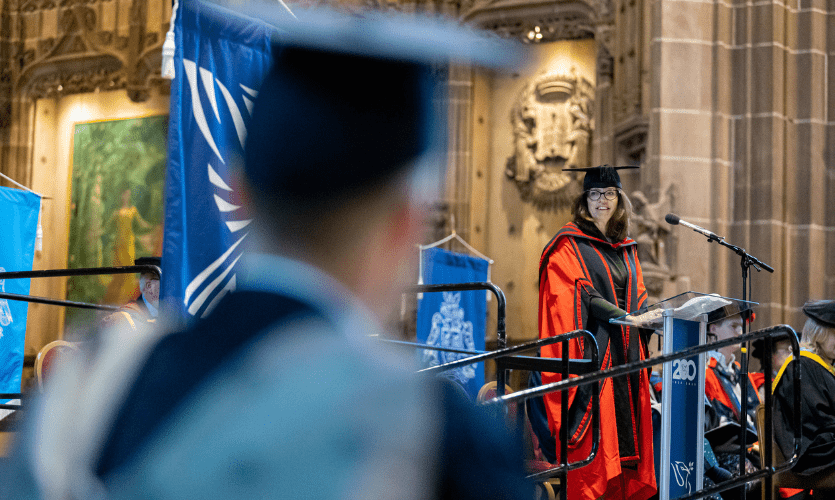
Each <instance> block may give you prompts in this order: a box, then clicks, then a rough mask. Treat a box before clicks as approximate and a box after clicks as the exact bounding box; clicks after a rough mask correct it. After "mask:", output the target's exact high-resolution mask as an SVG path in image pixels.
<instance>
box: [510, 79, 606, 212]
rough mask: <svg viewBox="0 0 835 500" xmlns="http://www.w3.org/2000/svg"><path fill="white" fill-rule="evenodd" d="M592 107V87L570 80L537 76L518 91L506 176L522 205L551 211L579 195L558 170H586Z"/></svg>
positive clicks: (513, 114)
mask: <svg viewBox="0 0 835 500" xmlns="http://www.w3.org/2000/svg"><path fill="white" fill-rule="evenodd" d="M593 103H594V89H593V88H592V85H591V83H590V82H589V81H588V80H586V79H585V78H582V77H578V76H576V75H574V74H572V75H559V74H553V73H545V74H541V75H539V76H537V77H535V78H534V79H532V80H531V81H530V82H529V83H528V85H526V86H525V88H524V89H523V90H522V92H521V94H520V95H519V98H518V99H517V100H516V103H515V105H514V106H513V110H512V111H511V123H512V124H513V140H514V143H515V152H514V155H513V156H511V157H510V158H508V160H507V170H506V174H507V176H508V177H509V178H510V179H512V180H513V181H514V182H515V183H516V186H517V187H518V188H519V191H520V193H521V195H522V199H523V200H524V201H527V202H530V203H533V204H534V205H535V206H536V207H538V208H540V209H546V210H547V209H551V210H553V209H557V208H560V207H562V206H565V205H566V204H567V203H569V202H570V201H571V199H572V198H573V197H574V196H575V195H576V194H577V189H579V188H577V186H575V187H574V189H571V188H570V186H572V185H574V183H572V182H571V179H572V176H571V175H570V174H568V173H566V172H563V171H562V169H563V168H568V167H571V168H584V167H588V166H590V164H589V163H590V155H589V153H590V144H591V135H592V131H593V129H594V121H593V118H592V117H593V114H594V110H593Z"/></svg>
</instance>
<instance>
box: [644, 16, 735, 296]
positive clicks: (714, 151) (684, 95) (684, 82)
mask: <svg viewBox="0 0 835 500" xmlns="http://www.w3.org/2000/svg"><path fill="white" fill-rule="evenodd" d="M730 16H731V8H730V6H729V5H728V4H726V3H722V2H717V3H715V4H711V3H706V2H688V1H681V0H659V1H657V2H655V3H654V6H653V10H652V40H651V54H652V56H651V58H652V65H651V66H652V82H651V96H652V98H651V114H650V127H649V137H648V147H647V151H648V154H647V171H646V173H645V175H644V184H646V185H647V186H651V187H652V188H653V189H651V190H649V191H650V193H651V198H653V199H655V198H658V197H660V196H661V195H662V193H664V192H666V191H667V190H668V188H669V187H670V186H671V185H674V186H677V189H674V190H673V192H674V193H676V195H675V196H674V201H673V205H672V207H671V208H672V210H673V211H675V212H676V213H678V215H680V216H681V218H682V219H685V220H688V221H690V222H693V223H695V224H698V225H700V226H704V227H709V228H712V229H713V230H714V231H715V232H716V233H719V234H724V233H723V231H724V232H726V230H727V227H728V213H727V207H728V203H727V197H728V193H727V192H725V191H723V189H726V188H723V186H725V185H726V183H725V181H724V180H725V179H726V178H727V177H728V175H729V171H730V169H731V167H730V164H729V162H728V160H727V151H726V149H727V147H726V146H725V147H723V144H726V142H724V141H723V135H724V134H725V133H724V132H723V130H725V128H726V127H727V124H726V122H727V120H728V117H727V114H728V113H727V111H726V110H725V109H724V108H726V106H725V104H724V103H723V102H722V99H720V98H718V97H717V96H718V95H720V94H722V92H719V91H718V90H719V89H720V88H723V85H727V82H726V81H723V74H724V71H725V68H727V66H728V64H729V62H730V50H729V47H728V45H729V40H722V39H721V37H719V33H720V32H721V30H720V29H718V28H717V27H720V26H722V25H725V24H727V23H728V22H729V19H730ZM724 88H727V87H724ZM672 240H673V241H672V245H670V249H669V250H670V252H672V253H673V255H671V259H670V262H671V264H673V266H674V267H673V269H672V271H673V273H674V274H675V275H676V276H677V277H679V278H682V279H679V280H677V282H676V285H675V288H674V289H669V290H665V295H672V294H674V293H678V292H683V291H686V289H692V290H696V291H701V292H719V293H728V290H726V289H725V288H724V287H721V286H719V283H720V282H722V281H724V280H720V279H718V277H719V276H721V275H722V274H723V273H724V272H725V270H724V269H723V268H720V267H717V263H718V256H719V255H720V252H727V250H725V249H720V248H717V245H715V244H710V245H709V244H708V243H707V241H706V239H705V238H703V237H702V236H700V235H698V234H697V233H694V232H692V231H689V230H686V229H685V228H683V227H678V228H674V229H673V231H672ZM688 277H689V279H687V278H688ZM731 294H732V295H739V293H737V292H733V293H731Z"/></svg>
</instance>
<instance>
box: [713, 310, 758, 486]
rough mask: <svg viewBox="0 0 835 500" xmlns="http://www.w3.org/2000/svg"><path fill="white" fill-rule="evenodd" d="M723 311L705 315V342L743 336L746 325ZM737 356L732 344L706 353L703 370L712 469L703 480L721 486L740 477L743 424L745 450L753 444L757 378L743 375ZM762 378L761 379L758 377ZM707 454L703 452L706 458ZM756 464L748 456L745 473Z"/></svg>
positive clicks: (737, 348) (735, 315)
mask: <svg viewBox="0 0 835 500" xmlns="http://www.w3.org/2000/svg"><path fill="white" fill-rule="evenodd" d="M725 314H727V312H726V311H725V309H724V308H720V309H717V310H715V311H713V312H711V313H709V314H708V325H707V330H708V333H707V336H708V338H707V340H708V342H715V341H717V340H727V339H732V338H734V337H737V336H739V335H741V334H742V325H743V321H745V320H744V319H743V317H742V315H741V314H733V315H730V316H726V317H724V318H723V316H725ZM739 352H740V345H739V344H731V345H729V346H725V347H722V348H720V349H719V350H716V351H709V352H708V353H707V356H708V357H707V365H706V367H705V399H706V410H705V437H706V443H705V444H706V445H709V446H710V447H711V448H712V452H713V455H714V456H715V458H714V459H713V463H711V467H708V466H707V465H706V466H705V476H706V477H705V479H706V484H709V483H707V479H711V480H713V482H717V483H718V482H722V481H724V480H727V479H730V478H731V477H732V476H737V475H739V474H740V467H739V443H740V441H739V432H740V430H739V425H740V423H741V422H742V421H744V422H745V425H746V427H747V429H748V430H749V431H750V432H749V433H748V435H747V438H746V447H747V448H748V449H749V450H750V448H751V447H752V445H753V444H754V443H755V442H756V440H757V439H756V432H757V431H756V409H757V405H758V404H759V403H760V398H759V395H758V393H757V389H756V387H758V386H759V384H757V380H758V377H759V375H760V374H757V373H748V374H744V375H743V374H742V367H741V366H740V364H739V362H737V361H736V355H737V353H739ZM760 378H761V377H760ZM743 380H745V383H747V384H748V394H747V399H748V402H747V404H746V405H745V411H744V412H743V411H742V410H741V409H742V405H741V404H740V399H741V397H742V385H741V382H742V381H743ZM707 456H708V453H707V451H706V452H705V457H706V458H707ZM757 460H758V458H757V456H756V455H751V454H749V460H746V469H753V467H754V466H753V464H752V461H753V462H756V461H757ZM743 488H744V487H738V488H734V489H731V490H728V491H724V492H722V498H724V499H725V500H728V499H733V498H738V497H740V496H741V490H742V489H743Z"/></svg>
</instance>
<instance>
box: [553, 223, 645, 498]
mask: <svg viewBox="0 0 835 500" xmlns="http://www.w3.org/2000/svg"><path fill="white" fill-rule="evenodd" d="M587 232H588V233H589V234H587V233H586V232H583V231H582V230H580V228H579V227H577V225H575V224H574V223H569V224H566V225H565V226H563V228H562V229H561V230H560V231H559V232H558V233H557V235H556V236H554V239H552V240H551V242H550V243H549V244H548V245H547V246H546V247H545V250H544V251H543V254H542V259H541V261H540V267H539V270H540V274H539V275H540V285H539V336H540V338H546V337H551V336H554V335H559V334H562V333H566V332H570V331H573V330H578V329H585V330H588V331H590V332H591V333H592V334H594V336H595V339H596V340H597V342H598V346H599V349H600V359H601V360H602V364H601V368H603V369H606V368H611V367H612V366H617V365H621V364H624V363H626V362H631V361H637V360H643V359H645V357H646V347H645V343H644V340H643V339H642V338H641V336H640V334H639V332H638V330H637V329H636V328H630V327H621V326H618V325H613V324H610V323H609V322H608V320H609V318H610V317H616V316H617V315H620V314H623V311H622V310H620V309H619V308H617V307H614V306H613V304H614V305H617V304H618V300H617V295H616V283H617V279H616V278H613V276H617V275H620V276H621V277H623V276H624V273H625V277H626V280H625V286H624V287H623V291H622V294H623V295H622V296H623V297H624V299H625V300H624V303H623V305H624V306H625V308H624V309H625V310H626V311H627V312H632V311H635V310H637V309H638V308H640V307H641V306H642V305H643V304H644V302H645V301H646V296H647V294H646V288H645V287H644V282H643V276H642V274H641V266H640V263H639V262H638V256H637V245H636V244H635V241H634V240H632V239H629V238H627V239H625V240H623V241H621V242H619V243H615V244H610V243H608V242H607V241H605V240H604V239H603V238H602V237H601V235H599V233H596V234H598V236H591V235H590V234H595V232H594V231H593V230H589V231H587ZM616 268H617V269H616ZM560 353H561V346H560V344H554V345H550V346H546V347H543V348H542V354H541V355H542V356H543V357H558V356H559V355H560ZM569 355H570V357H571V358H575V359H583V358H585V359H590V358H591V354H590V352H587V351H586V350H585V349H584V341H583V340H582V339H575V340H572V341H570V342H569ZM560 379H561V376H560V375H558V374H554V373H543V374H542V382H543V384H548V383H552V382H556V381H558V380H560ZM593 387H594V385H593V384H590V385H584V386H580V387H579V388H573V389H570V390H569V395H568V404H569V415H568V419H569V422H568V425H569V432H568V435H569V442H568V460H569V462H576V461H580V460H583V459H585V458H586V457H588V454H589V451H590V449H591V441H592V432H591V427H590V425H589V424H590V421H591V391H592V390H593ZM544 399H545V406H546V409H547V413H548V424H549V427H550V429H551V433H552V434H553V435H554V436H557V455H558V456H559V429H560V393H559V392H553V393H550V394H547V395H546V396H545V398H544ZM600 419H601V423H600V427H601V428H600V446H599V449H598V452H597V455H596V457H595V459H594V460H593V461H592V463H591V464H589V465H588V466H586V467H583V468H581V469H577V470H574V471H570V472H569V473H568V491H567V499H568V500H578V499H582V500H592V499H595V498H598V497H600V496H602V495H603V494H605V495H606V500H618V499H627V498H628V499H630V500H644V499H647V498H649V497H651V496H652V495H653V494H655V492H656V490H657V488H656V481H655V469H654V464H653V448H652V417H651V413H650V394H649V378H648V376H647V372H646V371H645V370H641V371H638V372H634V373H632V374H629V375H625V376H621V377H618V378H617V379H611V378H610V379H605V380H604V381H603V382H602V383H601V389H600Z"/></svg>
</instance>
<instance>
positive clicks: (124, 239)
mask: <svg viewBox="0 0 835 500" xmlns="http://www.w3.org/2000/svg"><path fill="white" fill-rule="evenodd" d="M107 225H108V226H109V227H111V228H113V233H112V234H114V237H113V238H114V239H113V261H112V262H111V265H112V266H132V265H133V261H134V259H135V258H136V233H135V232H134V231H135V229H136V228H135V226H138V227H139V228H140V229H142V230H145V231H149V230H151V225H150V224H149V223H148V222H147V221H145V219H143V218H142V216H141V215H140V214H139V210H138V209H137V208H136V206H135V205H133V203H131V190H130V189H125V190H124V191H122V204H121V206H120V207H119V208H118V209H117V210H116V211H115V212H114V213H113V215H111V216H110V220H109V221H108V222H107ZM137 286H138V283H137V281H136V276H134V275H133V274H115V275H113V281H111V282H110V284H109V285H108V286H107V292H105V294H104V300H103V302H104V303H106V304H120V303H124V302H127V301H128V300H130V299H131V298H132V297H133V294H134V292H135V291H136V289H137V288H136V287H137Z"/></svg>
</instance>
